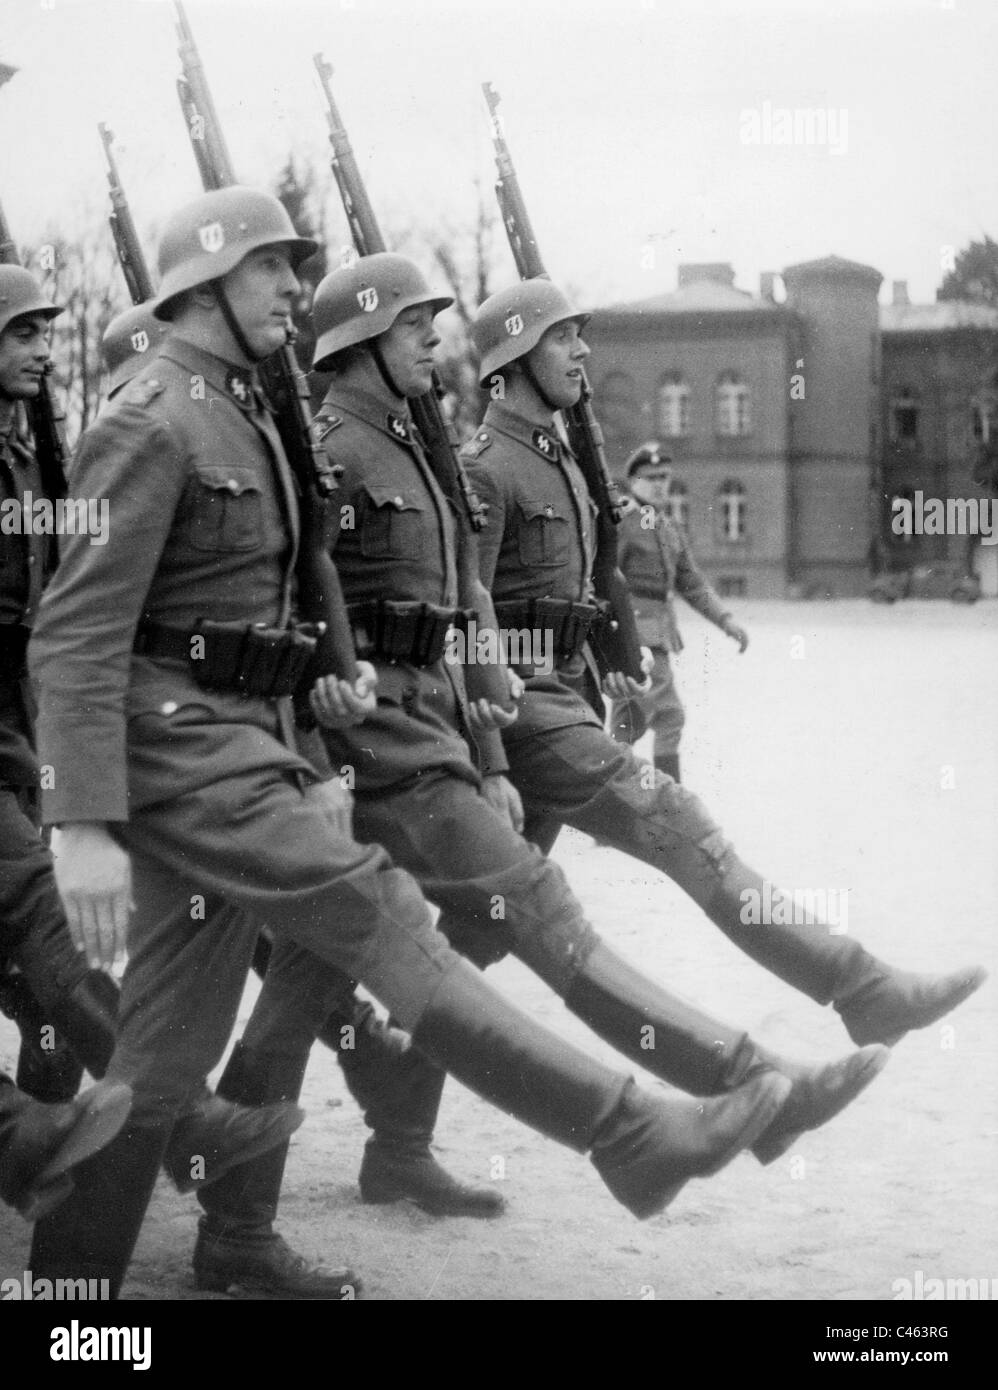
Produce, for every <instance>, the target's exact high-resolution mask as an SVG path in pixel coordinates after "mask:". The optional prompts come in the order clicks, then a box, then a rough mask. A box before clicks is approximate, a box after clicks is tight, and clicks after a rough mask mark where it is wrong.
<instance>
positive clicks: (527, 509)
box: [516, 500, 570, 566]
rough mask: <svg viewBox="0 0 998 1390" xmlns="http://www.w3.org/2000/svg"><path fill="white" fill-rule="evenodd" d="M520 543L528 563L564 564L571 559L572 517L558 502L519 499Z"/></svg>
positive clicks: (524, 561) (517, 509)
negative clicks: (567, 514) (570, 526)
mask: <svg viewBox="0 0 998 1390" xmlns="http://www.w3.org/2000/svg"><path fill="white" fill-rule="evenodd" d="M516 525H517V544H518V546H519V549H520V559H521V560H522V561H523V563H524V564H525V565H530V566H534V565H564V564H567V562H568V559H569V539H570V531H569V519H568V517H567V516H565V514H564V512H563V511H562V510H561V509H560V507H559V506H558V505H557V503H554V502H544V501H540V500H536V501H529V500H528V501H523V500H521V501H518V502H517V504H516Z"/></svg>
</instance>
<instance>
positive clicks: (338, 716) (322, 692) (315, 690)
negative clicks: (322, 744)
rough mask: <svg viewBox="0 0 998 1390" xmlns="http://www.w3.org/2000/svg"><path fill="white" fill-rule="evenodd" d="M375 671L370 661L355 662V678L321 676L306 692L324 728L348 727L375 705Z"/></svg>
mask: <svg viewBox="0 0 998 1390" xmlns="http://www.w3.org/2000/svg"><path fill="white" fill-rule="evenodd" d="M377 684H378V673H377V671H376V670H375V669H374V667H373V666H372V665H371V663H370V662H369V661H358V662H357V680H356V682H355V683H354V684H353V685H351V683H350V682H349V681H344V680H340V679H339V677H338V676H320V677H319V679H318V680H317V681H316V683H315V685H313V686H312V689H311V690H310V692H309V696H308V702H309V704H310V705H311V707H312V713H313V714H314V715H315V717H316V719H317V720H318V721H319V723H320V724H321V725H322V727H323V728H324V729H350V728H352V727H353V726H354V725H355V724H363V722H364V720H365V719H367V718H368V716H369V715H372V714H373V713H374V711H375V710H376V709H377V707H378V694H377Z"/></svg>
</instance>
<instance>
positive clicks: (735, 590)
mask: <svg viewBox="0 0 998 1390" xmlns="http://www.w3.org/2000/svg"><path fill="white" fill-rule="evenodd" d="M747 590H748V586H747V583H746V580H745V576H744V575H743V574H722V575H719V576H718V580H717V592H718V593H719V594H720V596H721V598H744V597H745V594H746V592H747Z"/></svg>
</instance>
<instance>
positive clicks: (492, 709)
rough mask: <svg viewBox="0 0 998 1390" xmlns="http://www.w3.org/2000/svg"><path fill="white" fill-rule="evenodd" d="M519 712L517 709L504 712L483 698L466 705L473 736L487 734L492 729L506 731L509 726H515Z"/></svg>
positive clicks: (498, 706)
mask: <svg viewBox="0 0 998 1390" xmlns="http://www.w3.org/2000/svg"><path fill="white" fill-rule="evenodd" d="M519 714H520V711H519V710H517V709H510V710H505V709H503V707H502V706H501V705H494V704H492V702H491V701H490V700H486V699H485V698H484V697H483V698H482V699H481V700H471V701H469V703H468V723H469V724H470V725H471V732H472V733H473V734H487V733H491V732H492V731H493V730H494V729H508V728H509V726H510V724H515V723H516V721H517V719H518V717H519Z"/></svg>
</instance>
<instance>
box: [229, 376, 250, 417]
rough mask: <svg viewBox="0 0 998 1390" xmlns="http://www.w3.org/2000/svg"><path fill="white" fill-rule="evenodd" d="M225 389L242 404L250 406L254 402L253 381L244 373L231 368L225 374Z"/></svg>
mask: <svg viewBox="0 0 998 1390" xmlns="http://www.w3.org/2000/svg"><path fill="white" fill-rule="evenodd" d="M225 389H226V390H227V391H228V393H229V395H230V396H232V397H234V399H235V400H237V401H238V402H239V404H240V405H244V406H246V407H247V408H249V406H251V405H252V404H253V383H252V382H251V381H250V379H249V377H248V376H246V375H245V374H244V373H242V372H237V371H234V370H232V369H231V368H230V370H229V371H227V372H226V374H225Z"/></svg>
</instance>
